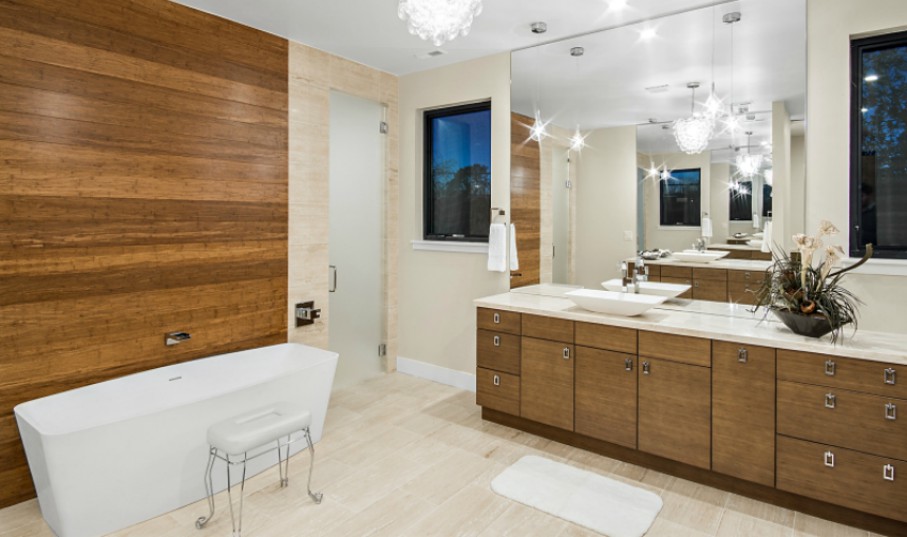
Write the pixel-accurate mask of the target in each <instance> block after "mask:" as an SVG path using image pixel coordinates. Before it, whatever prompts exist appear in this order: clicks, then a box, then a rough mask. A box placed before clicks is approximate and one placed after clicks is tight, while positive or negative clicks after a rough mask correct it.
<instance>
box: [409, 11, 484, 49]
mask: <svg viewBox="0 0 907 537" xmlns="http://www.w3.org/2000/svg"><path fill="white" fill-rule="evenodd" d="M481 12H482V0H400V3H399V4H398V6H397V16H398V17H400V19H401V20H403V21H405V22H406V26H407V29H408V30H409V33H411V34H413V35H418V36H419V37H421V38H422V39H424V40H426V41H431V42H432V43H434V45H435V46H436V47H440V46H441V45H442V44H443V43H444V42H445V41H450V40H451V39H454V38H455V37H457V36H458V35H466V34H468V33H469V28H470V26H472V21H473V19H474V18H476V17H477V16H478V15H479V14H480V13H481Z"/></svg>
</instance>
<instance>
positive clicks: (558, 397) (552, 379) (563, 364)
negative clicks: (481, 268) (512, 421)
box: [520, 315, 576, 431]
mask: <svg viewBox="0 0 907 537" xmlns="http://www.w3.org/2000/svg"><path fill="white" fill-rule="evenodd" d="M522 332H523V337H522V340H521V343H520V416H521V417H523V418H526V419H528V420H532V421H537V422H539V423H544V424H546V425H551V426H552V427H558V428H560V429H565V430H567V431H572V430H573V391H574V371H573V368H574V363H575V361H576V360H575V348H574V346H573V321H565V320H562V319H552V318H548V317H540V316H535V315H524V316H523V320H522Z"/></svg>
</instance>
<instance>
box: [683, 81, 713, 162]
mask: <svg viewBox="0 0 907 537" xmlns="http://www.w3.org/2000/svg"><path fill="white" fill-rule="evenodd" d="M687 87H688V88H690V89H691V90H693V96H692V97H691V98H690V117H687V118H682V119H678V120H675V121H674V140H675V141H676V142H677V147H679V148H680V150H681V151H683V152H684V153H686V154H688V155H696V154H698V153H702V152H703V151H704V150H705V148H706V147H708V145H709V139H710V138H711V137H712V126H713V125H712V120H711V119H709V118H708V117H706V116H704V115H702V114H697V113H695V107H696V88H698V87H699V82H690V83H689V84H687Z"/></svg>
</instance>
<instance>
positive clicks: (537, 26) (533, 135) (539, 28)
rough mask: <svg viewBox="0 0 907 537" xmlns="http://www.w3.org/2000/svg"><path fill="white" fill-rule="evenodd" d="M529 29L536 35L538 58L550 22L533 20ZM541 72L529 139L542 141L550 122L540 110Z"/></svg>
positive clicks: (536, 87) (536, 88)
mask: <svg viewBox="0 0 907 537" xmlns="http://www.w3.org/2000/svg"><path fill="white" fill-rule="evenodd" d="M529 29H530V30H531V31H532V33H534V34H535V35H536V47H535V50H536V59H537V60H538V58H539V54H540V53H541V52H540V48H539V46H538V45H539V43H538V42H539V41H540V40H541V35H542V34H544V33H545V32H547V31H548V24H547V23H545V22H542V21H537V22H533V23H532V24H530V25H529ZM539 76H540V75H539V74H538V73H536V76H535V98H534V101H535V102H534V103H533V106H532V107H533V108H534V109H535V121H534V122H533V123H532V126H531V127H529V139H530V140H533V141H536V142H541V141H542V138H545V137H546V136H548V129H547V126H548V123H547V122H544V121H542V112H541V110H539Z"/></svg>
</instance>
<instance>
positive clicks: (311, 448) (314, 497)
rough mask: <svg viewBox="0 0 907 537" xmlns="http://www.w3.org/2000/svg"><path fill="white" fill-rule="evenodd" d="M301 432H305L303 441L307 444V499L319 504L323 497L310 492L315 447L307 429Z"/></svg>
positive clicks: (317, 493) (320, 494) (318, 493)
mask: <svg viewBox="0 0 907 537" xmlns="http://www.w3.org/2000/svg"><path fill="white" fill-rule="evenodd" d="M303 430H304V431H305V441H306V442H307V443H308V444H309V483H308V485H306V488H308V490H309V497H310V498H312V501H314V502H315V503H321V499H322V498H323V497H324V495H323V494H322V493H320V492H312V470H313V469H314V468H315V446H314V445H312V435H311V434H309V428H308V427H306V428H305V429H303ZM288 454H289V453H288Z"/></svg>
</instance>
